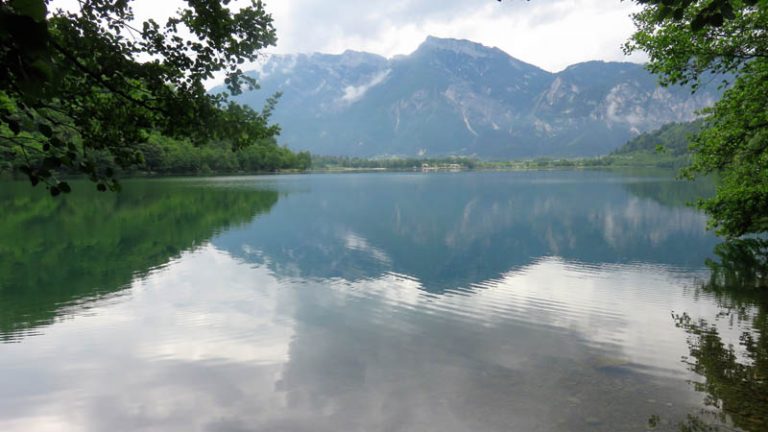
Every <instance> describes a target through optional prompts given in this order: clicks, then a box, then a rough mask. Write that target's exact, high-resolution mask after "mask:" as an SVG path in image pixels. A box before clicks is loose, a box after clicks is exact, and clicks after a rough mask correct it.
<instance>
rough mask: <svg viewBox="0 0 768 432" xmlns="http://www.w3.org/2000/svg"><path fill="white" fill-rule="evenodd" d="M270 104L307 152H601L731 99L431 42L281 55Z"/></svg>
mask: <svg viewBox="0 0 768 432" xmlns="http://www.w3.org/2000/svg"><path fill="white" fill-rule="evenodd" d="M252 75H253V76H255V77H256V78H257V79H258V80H259V82H260V83H261V86H262V89H261V90H260V91H256V92H250V93H246V94H244V95H241V96H239V97H238V100H239V101H240V102H243V103H247V104H249V105H252V106H253V107H255V108H260V107H261V106H262V104H263V102H264V100H265V99H266V97H268V96H269V95H271V94H272V93H274V92H276V91H281V92H283V97H282V99H281V101H280V103H279V105H278V108H277V109H276V110H275V114H274V120H275V121H276V122H278V123H279V124H280V125H281V126H282V129H283V132H282V135H281V138H280V141H281V143H283V144H287V145H288V146H290V147H291V148H293V149H296V150H310V151H311V152H313V153H315V154H327V155H350V156H383V155H402V156H415V155H424V156H438V155H472V156H478V157H482V158H512V157H537V156H591V155H598V154H605V153H608V152H610V151H611V150H613V149H616V148H618V147H619V146H621V145H622V144H623V143H624V142H626V141H627V140H628V139H630V138H632V137H633V136H635V135H638V134H640V133H642V132H645V131H648V130H651V129H655V128H658V127H660V126H661V125H663V124H666V123H670V122H682V121H690V120H693V119H694V118H695V117H696V114H695V112H696V111H697V110H698V109H701V108H703V107H705V106H708V105H711V104H712V103H714V102H715V101H716V100H717V98H718V97H719V93H718V91H717V90H716V89H715V88H704V89H702V90H700V91H699V92H697V93H696V94H693V95H692V94H691V92H690V90H688V89H685V88H661V87H658V86H657V84H656V79H655V78H654V77H653V76H652V75H650V74H649V73H648V72H647V71H645V70H644V69H643V67H642V66H641V65H637V64H632V63H606V62H587V63H581V64H577V65H573V66H570V67H568V68H566V69H565V70H563V71H561V72H559V73H550V72H547V71H544V70H542V69H540V68H538V67H536V66H533V65H530V64H527V63H524V62H522V61H520V60H517V59H515V58H513V57H511V56H509V55H508V54H506V53H505V52H503V51H501V50H499V49H498V48H489V47H486V46H483V45H480V44H477V43H473V42H470V41H465V40H455V39H439V38H434V37H430V38H428V39H427V40H426V41H425V42H424V43H423V44H422V45H421V46H420V47H419V48H418V49H417V50H416V51H415V52H414V53H412V54H410V55H407V56H398V57H395V58H392V59H385V58H383V57H380V56H376V55H373V54H368V53H361V52H353V51H347V52H345V53H343V54H340V55H327V54H309V55H287V56H273V57H271V58H270V59H269V60H268V61H267V62H266V63H265V64H264V65H263V66H262V67H261V68H260V69H259V70H257V71H253V72H252Z"/></svg>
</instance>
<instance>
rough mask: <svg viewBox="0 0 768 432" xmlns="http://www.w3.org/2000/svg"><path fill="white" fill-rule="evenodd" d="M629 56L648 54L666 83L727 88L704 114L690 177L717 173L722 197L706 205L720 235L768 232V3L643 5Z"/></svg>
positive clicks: (712, 0)
mask: <svg viewBox="0 0 768 432" xmlns="http://www.w3.org/2000/svg"><path fill="white" fill-rule="evenodd" d="M636 1H637V2H638V3H641V4H643V5H644V8H643V9H642V10H641V11H640V12H639V13H637V14H635V15H634V16H633V19H634V22H635V25H636V27H637V30H636V32H635V33H634V34H633V35H632V37H631V39H630V40H629V42H628V43H627V44H626V46H625V50H626V51H627V52H633V51H643V52H645V53H647V54H648V56H649V63H648V68H649V70H651V71H652V72H654V73H656V74H659V76H660V77H661V82H662V84H664V85H672V84H688V85H692V88H693V90H694V91H696V89H697V88H698V87H699V86H700V85H701V84H702V83H707V82H710V81H712V80H715V79H718V80H722V85H723V86H725V87H726V90H725V92H724V93H723V97H722V99H721V100H720V101H719V102H717V103H716V104H715V105H714V106H713V107H712V108H710V109H707V110H705V111H704V115H705V117H704V127H703V129H702V131H701V132H700V133H699V134H698V135H697V136H696V137H695V138H694V139H693V142H692V144H691V150H692V152H693V158H692V163H691V165H690V166H689V167H687V168H686V169H685V170H684V171H683V174H684V176H686V177H688V178H693V177H695V176H698V175H703V174H710V173H718V174H719V176H720V178H721V182H720V184H719V186H718V188H717V192H716V194H715V196H714V197H713V198H711V199H707V200H702V201H700V203H699V204H700V206H701V207H702V208H703V209H704V210H705V211H706V212H707V213H708V214H709V216H710V225H711V226H712V227H714V228H715V229H716V230H717V232H718V233H719V234H723V235H726V236H730V237H737V236H741V235H744V234H747V233H759V232H765V231H768V151H766V150H767V149H768V33H767V30H766V29H768V1H766V0H636Z"/></svg>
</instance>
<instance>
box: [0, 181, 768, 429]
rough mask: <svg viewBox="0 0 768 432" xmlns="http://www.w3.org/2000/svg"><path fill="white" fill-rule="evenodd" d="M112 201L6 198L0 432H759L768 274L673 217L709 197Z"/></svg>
mask: <svg viewBox="0 0 768 432" xmlns="http://www.w3.org/2000/svg"><path fill="white" fill-rule="evenodd" d="M124 186H125V190H124V191H123V192H122V193H120V194H98V193H96V192H92V191H91V189H92V188H93V186H92V185H88V184H75V192H74V193H73V194H72V195H70V196H67V197H64V199H51V198H50V197H47V196H46V195H45V191H44V190H34V191H32V190H30V188H29V187H28V185H27V184H24V183H8V182H7V183H0V205H1V206H2V207H0V208H2V214H0V430H2V431H4V432H15V431H24V432H27V431H113V430H114V431H117V430H126V431H133V430H140V431H612V432H613V431H643V430H646V429H648V428H651V427H654V426H655V428H656V430H680V427H681V424H684V425H686V426H688V427H692V428H693V427H696V425H697V424H699V423H700V422H718V421H719V422H724V423H726V424H729V425H731V426H733V427H740V428H742V429H743V430H747V431H758V430H759V431H764V430H767V429H766V428H767V426H766V424H767V423H765V417H766V416H767V415H768V409H766V407H768V394H767V392H766V389H765V386H766V383H765V378H766V376H767V375H766V374H765V372H766V369H767V368H768V354H766V353H767V352H768V341H764V340H763V338H762V336H763V334H762V333H763V331H764V330H765V329H766V328H767V326H766V321H768V318H766V315H768V314H766V311H768V308H766V304H768V302H766V298H765V295H761V294H755V292H753V291H752V290H751V289H752V288H753V287H754V280H755V279H754V278H755V277H760V275H759V274H758V275H755V274H754V273H755V272H757V271H764V270H765V269H764V267H760V268H759V267H758V264H759V263H762V265H763V266H765V261H764V260H763V261H761V262H760V261H752V262H751V261H749V260H750V259H751V258H750V255H749V254H748V253H747V252H749V251H750V250H754V246H755V245H754V244H751V243H746V244H741V245H736V246H730V245H720V246H718V244H719V243H720V240H719V239H718V238H717V237H715V236H714V235H712V234H711V233H709V232H707V231H706V230H705V222H706V219H705V217H704V216H703V215H702V214H700V213H699V212H697V211H696V210H694V209H691V208H689V207H686V206H685V205H684V203H685V202H686V201H689V200H691V199H693V198H694V197H695V196H697V194H699V193H702V192H706V191H707V190H708V189H709V188H708V186H707V185H701V184H688V183H681V182H677V181H674V180H672V176H671V173H660V174H656V175H638V174H635V175H632V174H626V173H624V174H622V173H608V172H514V173H469V172H467V173H431V174H422V173H397V174H382V173H377V174H344V175H330V174H328V175H301V176H270V177H242V178H214V179H182V180H142V181H139V180H135V181H126V182H125V185H124ZM716 248H717V249H716ZM750 248H752V249H750ZM756 263H757V264H756ZM740 266H741V267H740ZM760 269H762V270H760ZM750 271H752V274H750ZM762 274H763V275H764V274H765V273H762ZM750 277H751V278H752V279H749V278H750ZM750 281H751V282H750ZM750 283H751V284H752V285H751V286H750ZM649 423H650V424H649ZM692 430H697V429H692Z"/></svg>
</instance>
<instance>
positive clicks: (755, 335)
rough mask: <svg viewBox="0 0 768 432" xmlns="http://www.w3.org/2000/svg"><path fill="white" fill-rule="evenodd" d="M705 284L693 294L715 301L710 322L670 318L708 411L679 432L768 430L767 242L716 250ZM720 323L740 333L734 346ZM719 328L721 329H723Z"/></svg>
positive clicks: (743, 241)
mask: <svg viewBox="0 0 768 432" xmlns="http://www.w3.org/2000/svg"><path fill="white" fill-rule="evenodd" d="M715 253H716V255H717V256H718V258H719V260H718V261H714V260H709V261H708V262H707V266H708V267H709V268H710V270H711V274H710V277H709V280H706V281H703V282H702V283H700V284H699V285H698V286H697V294H699V295H709V296H713V297H714V298H715V299H716V301H717V303H718V306H719V307H720V309H721V310H720V312H719V313H718V316H717V317H716V319H715V320H714V321H712V322H710V321H707V320H705V319H702V318H699V319H694V318H693V317H691V316H690V315H688V314H687V313H682V314H679V315H677V314H674V315H673V317H674V319H675V325H676V326H677V327H679V328H682V329H684V330H685V331H686V333H688V344H689V351H690V356H689V357H688V358H686V359H685V362H686V363H687V364H688V365H689V368H690V370H692V371H693V372H695V373H697V374H698V375H700V376H701V377H702V380H701V381H698V382H694V383H693V384H694V386H695V388H696V390H697V391H701V392H703V393H706V397H705V403H706V405H707V406H708V409H705V410H702V412H701V413H698V414H696V415H691V416H689V418H688V420H687V421H686V422H685V423H684V424H681V425H680V430H681V431H691V432H693V431H716V430H744V431H748V432H753V431H754V432H756V431H765V430H768V338H767V337H766V333H768V240H763V239H754V238H752V239H739V240H732V241H729V242H726V243H722V244H720V245H718V246H717V247H716V248H715ZM718 323H727V325H728V326H729V327H730V328H736V329H738V333H739V337H738V343H737V344H736V343H735V342H736V341H735V340H734V341H733V343H732V342H730V341H728V339H730V338H728V339H727V338H726V337H725V336H724V335H723V330H724V329H723V328H719V327H718ZM721 326H722V324H721Z"/></svg>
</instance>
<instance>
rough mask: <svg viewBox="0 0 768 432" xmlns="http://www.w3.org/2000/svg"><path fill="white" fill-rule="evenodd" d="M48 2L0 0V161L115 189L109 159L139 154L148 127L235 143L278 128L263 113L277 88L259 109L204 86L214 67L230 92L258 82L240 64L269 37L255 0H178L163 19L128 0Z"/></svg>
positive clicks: (122, 164)
mask: <svg viewBox="0 0 768 432" xmlns="http://www.w3.org/2000/svg"><path fill="white" fill-rule="evenodd" d="M50 3H51V0H0V60H2V63H0V156H2V157H1V158H0V160H3V161H6V162H5V165H6V166H5V168H10V169H14V170H18V171H20V172H23V173H24V174H26V176H27V177H28V178H29V180H30V181H31V182H32V184H33V185H34V184H38V183H39V182H42V183H44V184H45V185H46V186H47V187H48V188H49V190H50V192H51V194H53V195H58V194H59V193H61V192H69V190H70V187H69V185H68V184H67V183H66V182H63V181H60V180H59V179H57V177H56V173H57V171H59V170H64V171H68V172H79V173H84V174H86V175H88V176H89V177H90V179H91V180H92V181H94V182H96V183H97V188H98V189H99V190H107V189H111V190H115V189H117V188H118V187H119V184H118V183H117V181H116V180H115V179H114V174H115V173H114V169H113V168H112V165H114V166H117V167H119V168H127V167H130V166H132V165H135V164H140V163H141V162H142V158H143V155H142V153H141V152H140V151H138V146H139V145H140V144H141V143H145V142H147V140H148V139H149V137H150V135H151V134H153V133H160V134H162V135H164V136H167V137H171V138H178V139H189V140H191V141H192V142H193V143H195V144H198V145H199V144H203V143H207V142H210V141H214V140H216V141H226V142H228V143H230V144H231V145H232V147H233V148H234V149H239V148H242V147H245V146H248V145H251V144H253V143H254V142H258V141H264V140H265V139H271V138H273V137H274V136H275V135H276V134H277V133H278V132H279V128H278V127H277V126H275V125H270V124H269V122H268V121H269V116H270V113H271V110H272V108H273V106H274V103H275V98H270V100H269V102H268V103H267V104H266V106H265V107H264V109H263V110H262V111H261V112H257V111H254V110H252V109H250V108H248V107H245V106H241V105H238V104H236V103H234V102H232V101H230V100H229V99H228V96H227V95H226V94H217V95H213V94H209V93H208V92H207V91H206V89H205V86H204V82H205V81H206V80H208V79H211V78H213V77H214V74H217V73H223V74H225V75H226V79H225V83H226V87H227V90H228V93H229V94H232V95H236V94H239V93H240V92H242V91H243V89H246V88H247V89H251V88H254V87H255V84H256V83H255V82H254V81H253V79H251V78H249V77H247V76H245V75H244V73H243V72H242V70H241V69H240V66H241V65H242V64H243V63H245V62H246V61H253V60H255V59H256V57H257V55H258V54H257V53H258V51H259V50H260V49H262V48H264V47H266V46H269V45H274V43H275V41H276V36H275V30H274V28H273V26H272V17H271V16H270V15H269V14H268V13H267V12H266V11H265V10H264V5H263V4H262V2H261V1H260V0H259V1H254V0H252V1H251V3H250V5H249V6H248V7H244V8H242V9H239V10H234V11H233V10H230V8H229V7H228V6H229V3H230V0H220V1H215V0H186V6H185V7H184V8H181V9H180V10H179V11H178V13H177V15H175V16H173V17H171V18H170V19H168V20H167V21H166V22H165V23H158V22H155V21H154V20H151V19H150V20H148V21H145V22H143V23H140V24H136V23H135V20H134V14H133V10H132V8H131V3H132V2H131V0H79V10H78V11H75V12H72V11H64V10H61V9H57V10H49V6H50ZM18 160H21V161H22V162H21V163H9V162H8V161H18ZM105 160H106V161H108V162H110V163H107V164H105V163H103V162H104V161H105ZM0 163H2V162H0ZM8 164H10V165H12V166H7V165H8ZM2 168H3V166H2V165H0V169H2Z"/></svg>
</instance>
